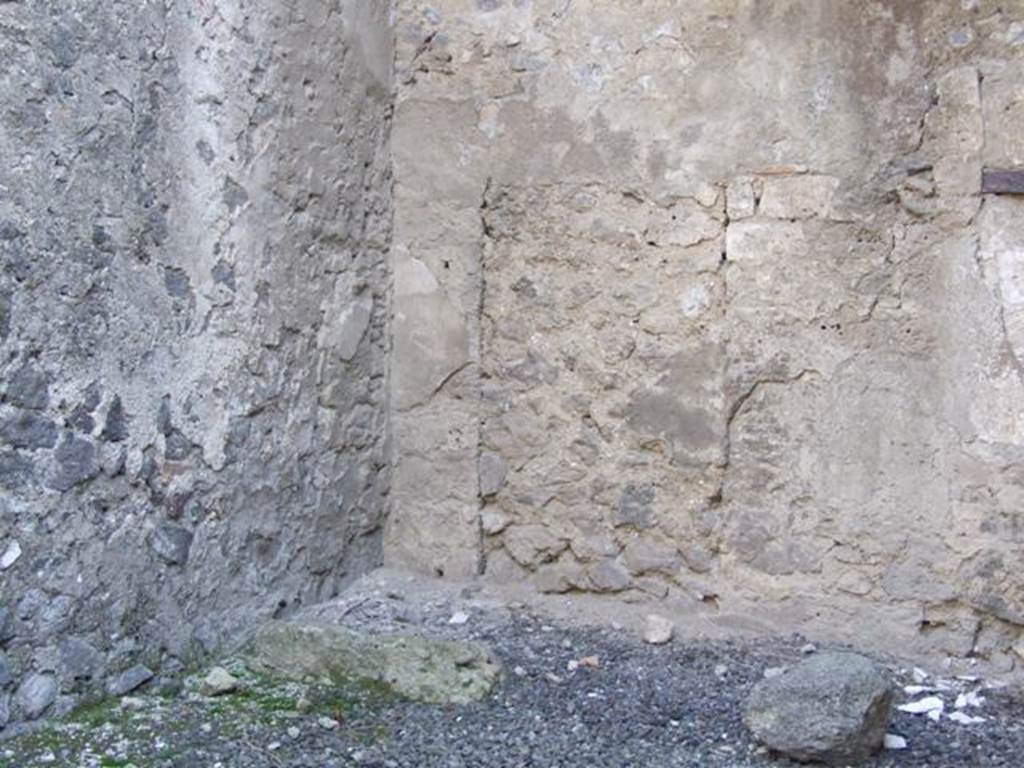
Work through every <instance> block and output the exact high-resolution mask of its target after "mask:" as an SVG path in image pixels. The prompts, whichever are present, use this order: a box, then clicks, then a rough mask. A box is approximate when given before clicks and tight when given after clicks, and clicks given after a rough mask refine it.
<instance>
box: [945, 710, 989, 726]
mask: <svg viewBox="0 0 1024 768" xmlns="http://www.w3.org/2000/svg"><path fill="white" fill-rule="evenodd" d="M949 719H950V720H952V721H953V722H954V723H960V725H976V724H978V723H984V722H985V718H984V717H976V716H973V715H968V714H966V713H964V712H953V713H952V714H950V715H949Z"/></svg>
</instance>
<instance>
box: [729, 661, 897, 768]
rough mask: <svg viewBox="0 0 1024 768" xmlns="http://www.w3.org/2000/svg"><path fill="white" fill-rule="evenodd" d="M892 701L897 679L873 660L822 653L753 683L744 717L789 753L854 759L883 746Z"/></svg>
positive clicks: (831, 760) (765, 740)
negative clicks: (888, 674)
mask: <svg viewBox="0 0 1024 768" xmlns="http://www.w3.org/2000/svg"><path fill="white" fill-rule="evenodd" d="M892 701H893V686H892V683H891V682H890V680H889V678H888V676H887V675H886V673H885V671H884V670H883V669H882V668H881V667H879V666H878V665H877V664H875V663H874V662H873V661H871V660H870V659H868V658H866V657H864V656H860V655H858V654H855V653H822V654H818V655H815V656H812V657H811V658H809V659H807V660H805V661H802V662H800V663H799V664H796V665H795V666H793V667H791V668H790V669H789V670H787V671H785V672H784V673H782V674H781V675H778V676H775V677H772V678H768V679H765V680H762V681H760V682H759V683H758V684H757V685H756V686H754V689H753V691H752V692H751V694H750V698H749V699H748V701H747V706H746V710H745V712H744V715H743V721H744V723H746V725H747V727H748V728H749V729H750V731H751V732H752V733H753V734H754V736H755V737H756V738H757V739H758V741H760V742H761V743H762V744H764V745H765V746H767V747H769V748H770V749H773V750H775V751H777V752H780V753H782V754H784V755H787V756H789V757H793V758H796V759H797V760H809V761H820V762H824V763H828V764H830V765H852V764H855V763H859V762H862V761H864V760H867V759H868V758H869V757H870V756H871V755H872V754H874V753H875V752H877V751H878V750H879V749H880V748H881V747H882V744H883V742H884V740H885V732H886V729H887V727H888V725H889V718H890V716H891V714H892Z"/></svg>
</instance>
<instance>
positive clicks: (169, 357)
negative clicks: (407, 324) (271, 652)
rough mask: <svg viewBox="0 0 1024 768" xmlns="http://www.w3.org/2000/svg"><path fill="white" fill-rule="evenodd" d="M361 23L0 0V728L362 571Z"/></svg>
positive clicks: (376, 70)
mask: <svg viewBox="0 0 1024 768" xmlns="http://www.w3.org/2000/svg"><path fill="white" fill-rule="evenodd" d="M387 13H388V9H387V7H386V4H384V3H364V2H362V1H361V0H360V1H358V2H357V1H356V0H345V1H342V0H289V1H285V2H276V1H275V2H271V1H270V0H255V1H249V0H231V1H230V2H210V1H209V0H202V1H200V2H178V1H170V0H168V1H167V2H164V0H131V2H122V1H121V0H110V1H109V2H101V3H97V2H91V1H89V2H87V1H86V0H68V1H67V2H61V3H42V2H4V3H0V62H2V64H0V102H2V103H0V137H2V138H0V157H2V162H0V356H2V357H0V382H2V383H0V484H2V493H0V645H2V654H0V663H2V664H3V666H4V667H5V668H6V669H9V670H10V672H11V673H12V674H11V678H12V679H11V681H10V683H8V682H7V681H6V679H5V680H3V681H0V726H2V725H3V723H5V722H7V720H8V719H14V720H17V719H20V718H23V717H31V716H36V715H39V714H46V713H52V712H55V711H58V710H60V709H62V708H66V707H67V706H69V705H70V704H71V703H72V702H73V700H74V699H73V697H74V695H77V694H78V693H80V692H83V691H86V690H88V689H93V688H96V687H99V686H102V685H103V684H104V683H105V681H106V680H108V679H110V678H111V677H112V676H115V675H116V674H117V673H118V672H119V671H121V670H122V669H123V668H124V667H125V666H127V665H129V664H132V663H136V662H138V661H142V662H144V663H145V664H147V665H148V666H149V667H151V668H152V670H153V671H157V672H158V671H159V670H160V669H161V668H165V669H173V668H174V667H175V666H176V665H177V664H179V663H180V662H181V660H183V659H185V658H186V657H187V656H188V655H189V654H190V653H191V652H192V650H194V649H195V648H211V647H213V646H214V645H215V644H217V643H218V642H219V641H220V640H221V639H223V638H224V637H225V636H226V635H227V633H229V632H231V631H232V630H236V629H238V628H239V627H241V626H243V625H245V624H248V623H251V622H253V621H255V620H257V619H258V618H260V617H262V616H268V615H271V614H276V613H283V612H285V613H286V612H288V611H289V610H291V609H293V608H295V607H296V606H298V605H301V604H305V603H309V602H312V601H316V600H320V599H324V598H328V597H330V596H331V595H333V594H335V593H336V592H337V590H338V589H339V588H340V587H341V586H342V585H343V584H344V583H345V582H346V580H347V579H349V578H350V577H352V576H354V575H356V574H358V573H361V572H363V571H365V570H366V569H367V568H369V567H371V566H373V565H375V564H376V563H377V562H378V561H379V559H380V557H381V547H380V542H381V535H380V534H381V526H382V517H383V513H384V510H385V508H386V497H387V494H388V492H389V475H388V471H387V461H386V442H387V429H386V424H387V409H386V402H387V396H388V385H387V370H388V366H387V354H388V347H389V340H388V336H387V330H386V327H387V318H388V302H389V291H390V284H391V278H390V272H389V265H388V261H387V250H388V247H389V238H390V224H391V212H390V187H391V180H390V158H389V156H388V151H387V139H388V134H389V126H390V113H391V74H390V73H391V61H392V52H391V43H390V40H391V32H390V27H389V19H388V17H387ZM5 677H6V676H5Z"/></svg>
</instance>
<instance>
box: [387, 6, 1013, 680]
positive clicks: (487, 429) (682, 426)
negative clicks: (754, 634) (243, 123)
mask: <svg viewBox="0 0 1024 768" xmlns="http://www.w3.org/2000/svg"><path fill="white" fill-rule="evenodd" d="M1022 33H1024V5H1022V4H1021V3H1019V2H1011V3H1006V2H1001V3H996V2H986V1H985V0H981V1H980V2H963V3H961V2H936V3H906V2H879V1H870V0H867V1H864V2H853V3H825V2H810V1H808V0H785V1H784V2H771V3H768V2H755V1H753V0H700V1H699V2H688V3H677V2H667V1H666V0H641V1H638V2H631V3H609V2H598V1H597V0H589V1H588V0H514V1H513V0H476V1H474V2H469V1H468V0H436V1H435V2H430V3H423V2H407V3H402V4H400V14H399V18H398V20H397V28H396V46H397V54H396V69H395V77H396V104H395V125H394V133H393V152H394V163H395V175H396V186H395V198H394V201H395V230H394V235H395V241H394V251H393V261H394V268H395V274H396V287H395V294H394V361H393V386H394V398H393V401H392V418H393V427H394V434H395V442H394V451H393V460H394V468H393V471H394V495H393V503H394V505H393V508H392V511H391V513H390V518H389V522H388V532H387V534H386V540H387V549H386V559H388V560H389V561H391V562H393V563H395V564H402V565H407V564H409V563H414V564H416V565H418V566H419V567H420V568H422V569H423V570H426V571H431V572H434V573H438V574H451V575H465V574H467V573H474V572H481V573H483V574H484V575H485V578H487V579H491V580H494V581H497V582H509V581H528V582H530V583H532V584H533V585H535V587H536V588H537V589H539V590H542V591H548V592H555V593H566V594H580V593H584V592H586V593H602V594H603V593H607V594H612V595H615V596H616V599H621V600H628V601H633V602H645V601H646V602H649V603H650V604H651V605H652V606H654V607H657V608H658V609H659V610H665V611H675V612H676V613H678V614H679V615H685V616H688V617H690V618H691V619H692V621H693V623H694V625H696V626H704V625H707V626H714V627H716V628H719V629H721V628H729V629H733V630H744V629H746V630H755V631H757V630H771V631H780V630H781V631H804V632H809V633H812V634H814V635H816V636H823V637H829V638H836V639H843V640H850V641H853V642H856V643H858V644H860V645H867V646H873V647H877V648H882V649H885V650H890V651H893V650H895V651H899V652H901V653H905V654H909V655H914V654H917V655H926V654H931V655H934V656H936V657H939V656H951V657H954V658H958V659H965V658H968V657H971V658H974V659H982V660H984V661H985V662H987V663H989V664H991V665H992V666H993V667H994V668H997V669H1000V670H1001V671H1004V672H1005V671H1009V670H1012V669H1013V668H1015V667H1017V668H1019V667H1020V666H1021V665H1022V664H1024V660H1022V659H1021V656H1020V654H1021V653H1024V646H1022V645H1021V631H1022V628H1024V579H1022V577H1021V568H1020V565H1021V546H1022V543H1024V542H1022V531H1024V528H1022V519H1024V518H1022V514H1024V438H1022V435H1024V430H1022V428H1024V368H1022V366H1021V360H1022V343H1024V341H1022V340H1024V336H1022V332H1021V327H1022V322H1024V321H1022V320H1021V318H1022V317H1024V315H1022V306H1024V304H1022V299H1021V296H1022V289H1021V275H1022V269H1024V267H1022V264H1024V261H1022V259H1024V229H1022V226H1024V225H1022V222H1024V201H1022V200H1021V199H1020V197H1012V196H1002V197H999V196H991V195H982V194H981V193H980V189H981V175H982V168H983V167H994V168H1012V167H1019V166H1021V165H1022V164H1024V147H1022V145H1021V143H1020V140H1019V138H1020V131H1019V129H1018V128H1015V127H1014V125H1019V121H1020V119H1021V118H1022V117H1024V90H1022V89H1024V37H1022ZM652 609H653V608H652ZM1014 648H1016V649H1017V650H1016V651H1015V650H1014Z"/></svg>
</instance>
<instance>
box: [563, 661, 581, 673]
mask: <svg viewBox="0 0 1024 768" xmlns="http://www.w3.org/2000/svg"><path fill="white" fill-rule="evenodd" d="M565 668H566V669H567V670H568V671H569V672H575V671H576V670H577V669H579V668H580V663H579V662H578V661H576V659H569V663H568V664H566V665H565Z"/></svg>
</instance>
